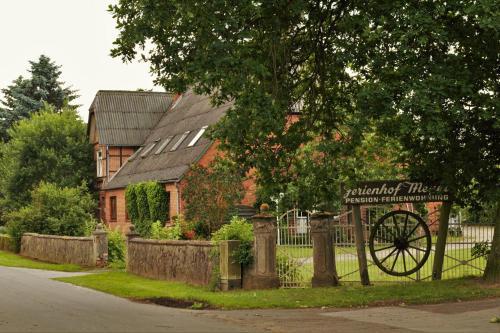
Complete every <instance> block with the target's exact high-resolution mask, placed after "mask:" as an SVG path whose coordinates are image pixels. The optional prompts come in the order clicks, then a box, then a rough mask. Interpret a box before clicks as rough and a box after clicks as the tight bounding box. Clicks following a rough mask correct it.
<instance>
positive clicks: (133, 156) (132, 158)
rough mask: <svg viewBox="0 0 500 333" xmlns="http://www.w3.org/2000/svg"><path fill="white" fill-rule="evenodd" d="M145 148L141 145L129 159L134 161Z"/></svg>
mask: <svg viewBox="0 0 500 333" xmlns="http://www.w3.org/2000/svg"><path fill="white" fill-rule="evenodd" d="M143 149H144V147H139V149H137V150H136V152H135V153H134V154H133V155H132V156H130V157H129V158H128V160H129V161H133V160H134V159H135V158H136V157H137V155H139V153H140V152H141V151H142V150H143Z"/></svg>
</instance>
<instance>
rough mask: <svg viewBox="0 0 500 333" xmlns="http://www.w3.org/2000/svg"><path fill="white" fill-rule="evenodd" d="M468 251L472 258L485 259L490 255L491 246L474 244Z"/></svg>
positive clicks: (484, 243) (485, 243) (480, 243)
mask: <svg viewBox="0 0 500 333" xmlns="http://www.w3.org/2000/svg"><path fill="white" fill-rule="evenodd" d="M470 250H471V251H470V252H471V256H472V258H478V257H485V258H487V257H488V256H489V255H490V253H491V245H490V244H489V243H488V242H479V243H475V244H474V246H473V247H472V248H471V249H470Z"/></svg>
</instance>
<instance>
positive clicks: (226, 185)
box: [182, 159, 243, 238]
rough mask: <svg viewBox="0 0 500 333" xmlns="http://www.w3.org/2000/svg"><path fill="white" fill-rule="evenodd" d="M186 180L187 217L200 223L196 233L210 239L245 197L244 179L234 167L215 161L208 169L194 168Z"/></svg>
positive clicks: (227, 163)
mask: <svg viewBox="0 0 500 333" xmlns="http://www.w3.org/2000/svg"><path fill="white" fill-rule="evenodd" d="M185 180H186V187H185V188H184V190H183V192H182V198H183V199H184V201H185V203H186V206H185V207H186V218H187V219H188V220H191V221H196V222H198V223H200V224H201V225H197V227H196V230H197V232H198V233H199V234H200V235H202V236H204V237H207V238H208V237H209V236H210V234H211V233H212V232H214V231H216V230H217V229H218V228H220V226H221V225H223V224H224V223H226V222H227V220H228V218H229V214H230V213H231V212H232V211H233V209H234V206H235V205H236V204H237V203H239V202H240V201H241V199H242V198H243V185H242V182H243V178H242V177H241V176H240V174H239V173H238V171H237V170H236V168H235V166H234V164H231V163H230V162H228V161H224V160H220V159H216V160H215V161H214V162H212V163H211V164H210V165H209V167H207V168H205V167H202V166H197V165H193V166H192V168H191V170H190V171H189V173H188V174H187V175H186V177H185Z"/></svg>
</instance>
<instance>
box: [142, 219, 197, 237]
mask: <svg viewBox="0 0 500 333" xmlns="http://www.w3.org/2000/svg"><path fill="white" fill-rule="evenodd" d="M173 220H174V221H173V223H172V225H170V226H168V227H164V226H163V223H161V222H160V221H156V222H154V223H153V224H151V232H150V238H151V239H170V240H180V239H182V240H192V239H194V238H195V235H196V233H195V231H194V230H193V227H192V223H189V222H188V221H186V220H185V219H184V216H183V215H182V214H181V215H177V216H175V217H174V219H173Z"/></svg>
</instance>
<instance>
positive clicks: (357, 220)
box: [352, 205, 370, 286]
mask: <svg viewBox="0 0 500 333" xmlns="http://www.w3.org/2000/svg"><path fill="white" fill-rule="evenodd" d="M352 212H353V215H354V234H355V236H356V237H355V241H356V251H357V253H358V264H359V276H360V278H361V284H362V285H364V286H369V285H370V277H369V275H368V261H367V260H366V251H365V233H364V230H363V224H362V223H361V209H360V207H359V205H353V206H352Z"/></svg>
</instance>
